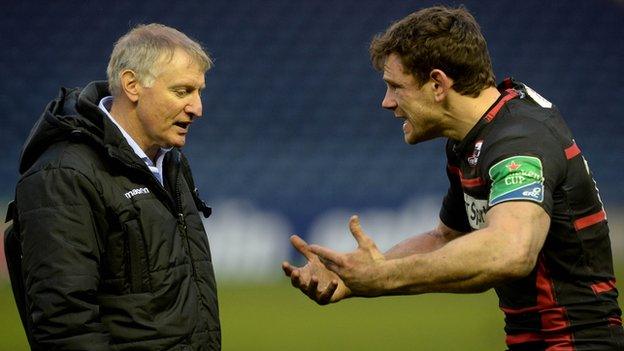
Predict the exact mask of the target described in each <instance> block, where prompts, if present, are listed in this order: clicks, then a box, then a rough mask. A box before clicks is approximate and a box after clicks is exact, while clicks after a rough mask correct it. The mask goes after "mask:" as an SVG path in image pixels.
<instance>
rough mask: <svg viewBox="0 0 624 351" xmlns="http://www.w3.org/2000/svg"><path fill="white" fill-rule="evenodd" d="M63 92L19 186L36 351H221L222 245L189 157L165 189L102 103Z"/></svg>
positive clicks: (86, 94) (170, 173)
mask: <svg viewBox="0 0 624 351" xmlns="http://www.w3.org/2000/svg"><path fill="white" fill-rule="evenodd" d="M107 95H109V93H108V91H107V88H106V83H105V82H95V83H91V84H90V85H89V86H87V87H86V88H85V89H84V90H78V89H74V90H67V89H62V90H61V94H60V96H59V98H57V99H56V100H54V101H52V102H51V103H50V104H49V105H48V107H47V108H46V111H45V112H44V113H43V116H42V117H41V118H40V119H39V121H38V122H37V123H36V125H35V126H34V127H33V130H32V132H31V134H30V136H29V138H28V141H27V142H26V144H25V146H24V149H23V151H22V156H21V160H20V173H21V178H20V180H19V182H18V184H17V189H16V205H17V217H18V221H19V228H20V234H21V237H22V250H23V261H22V275H23V279H24V287H25V292H26V303H27V306H26V307H27V309H28V312H29V314H28V316H29V325H30V326H29V328H28V329H29V330H27V333H28V334H29V339H31V340H32V341H33V342H34V343H35V344H34V345H31V346H32V347H33V349H44V350H110V349H113V350H129V349H132V350H165V349H166V350H169V349H171V350H219V349H220V343H221V333H220V325H219V312H218V304H217V290H216V284H215V278H214V273H213V268H212V262H211V256H210V249H209V245H208V240H207V236H206V233H205V231H204V228H203V225H202V221H201V217H200V215H199V212H198V211H204V210H208V208H206V207H205V206H204V205H203V203H202V202H201V200H199V198H198V197H197V191H196V189H195V188H194V186H193V181H192V177H191V176H190V169H188V163H187V162H186V160H185V159H184V156H183V155H182V154H181V152H180V151H179V150H177V149H173V150H171V151H170V152H169V153H168V154H167V155H166V156H165V160H164V167H163V173H164V178H165V180H164V184H165V185H164V186H162V185H161V184H160V183H159V182H158V181H157V180H156V178H155V177H154V176H153V175H152V173H151V172H150V171H149V169H148V168H147V166H146V165H145V163H144V162H143V161H142V160H141V159H140V158H139V157H138V156H136V154H135V153H134V152H133V150H132V149H131V148H130V146H129V145H128V144H127V142H126V141H125V139H124V138H123V136H122V135H121V133H120V132H119V130H118V129H117V128H116V127H115V125H114V124H113V123H112V122H111V121H110V120H109V119H108V117H106V115H105V114H104V113H102V112H101V111H100V110H99V109H98V107H97V104H98V103H99V100H100V99H101V98H102V97H104V96H107Z"/></svg>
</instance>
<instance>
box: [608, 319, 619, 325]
mask: <svg viewBox="0 0 624 351" xmlns="http://www.w3.org/2000/svg"><path fill="white" fill-rule="evenodd" d="M608 321H609V325H622V318H620V317H609V319H608Z"/></svg>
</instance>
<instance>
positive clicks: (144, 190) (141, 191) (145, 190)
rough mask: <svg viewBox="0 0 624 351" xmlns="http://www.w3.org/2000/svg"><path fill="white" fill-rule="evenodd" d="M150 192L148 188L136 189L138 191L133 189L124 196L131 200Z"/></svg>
mask: <svg viewBox="0 0 624 351" xmlns="http://www.w3.org/2000/svg"><path fill="white" fill-rule="evenodd" d="M149 193H150V191H149V189H148V188H136V189H132V190H130V191H128V192H127V193H125V194H124V196H125V197H127V198H128V199H131V198H133V197H135V196H137V195H141V194H149Z"/></svg>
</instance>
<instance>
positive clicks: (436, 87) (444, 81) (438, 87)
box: [429, 68, 453, 102]
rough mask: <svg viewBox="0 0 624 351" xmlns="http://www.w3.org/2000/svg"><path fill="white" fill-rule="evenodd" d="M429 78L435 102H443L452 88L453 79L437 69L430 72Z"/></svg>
mask: <svg viewBox="0 0 624 351" xmlns="http://www.w3.org/2000/svg"><path fill="white" fill-rule="evenodd" d="M429 78H430V79H431V81H432V82H433V84H432V87H433V94H434V97H435V100H436V101H437V102H440V101H442V100H444V99H445V98H446V95H447V94H448V92H449V90H451V87H452V86H453V79H451V78H450V77H449V76H447V75H446V73H444V71H442V70H441V69H437V68H436V69H433V70H431V72H430V73H429Z"/></svg>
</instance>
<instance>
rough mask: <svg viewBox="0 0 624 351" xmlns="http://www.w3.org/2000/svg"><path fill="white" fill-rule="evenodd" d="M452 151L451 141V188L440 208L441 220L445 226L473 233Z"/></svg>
mask: <svg viewBox="0 0 624 351" xmlns="http://www.w3.org/2000/svg"><path fill="white" fill-rule="evenodd" d="M451 149H452V146H451V142H450V141H449V143H448V144H447V152H446V154H447V160H448V163H447V165H446V175H447V176H448V179H449V188H448V191H447V192H446V195H445V196H444V200H443V201H442V208H440V220H441V221H442V223H444V225H446V226H447V227H449V228H451V229H453V230H457V231H460V232H463V233H468V232H470V231H472V228H471V227H470V223H469V222H468V216H467V215H466V208H465V205H464V192H463V190H462V187H461V180H460V176H459V168H458V167H457V166H456V163H455V160H454V157H453V155H452V152H451Z"/></svg>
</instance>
